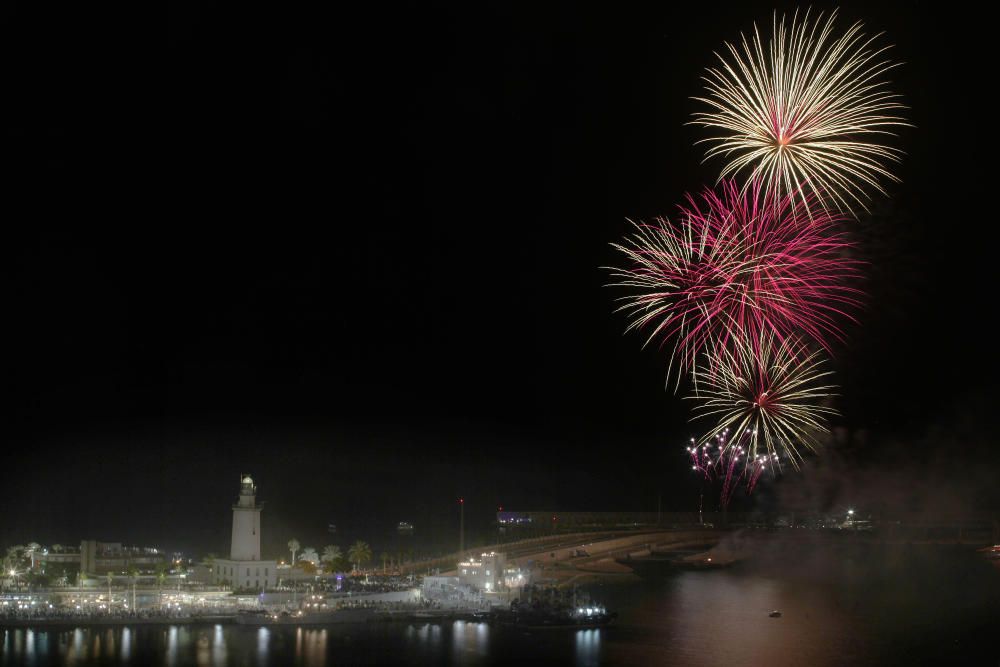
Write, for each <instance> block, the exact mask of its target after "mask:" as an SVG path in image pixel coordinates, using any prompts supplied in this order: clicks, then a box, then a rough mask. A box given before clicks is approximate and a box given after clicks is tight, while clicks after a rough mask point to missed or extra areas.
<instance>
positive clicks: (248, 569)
mask: <svg viewBox="0 0 1000 667" xmlns="http://www.w3.org/2000/svg"><path fill="white" fill-rule="evenodd" d="M247 576H248V577H249V576H250V568H249V567H248V568H247ZM247 583H248V584H249V583H250V580H249V579H247Z"/></svg>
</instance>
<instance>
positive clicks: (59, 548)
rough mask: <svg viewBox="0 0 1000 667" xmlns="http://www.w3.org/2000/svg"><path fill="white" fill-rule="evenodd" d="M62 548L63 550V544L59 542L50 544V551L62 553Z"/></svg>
mask: <svg viewBox="0 0 1000 667" xmlns="http://www.w3.org/2000/svg"><path fill="white" fill-rule="evenodd" d="M62 550H63V545H61V544H53V545H52V551H54V552H55V553H57V554H59V553H62Z"/></svg>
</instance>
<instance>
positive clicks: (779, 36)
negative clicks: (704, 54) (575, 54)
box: [692, 10, 910, 212]
mask: <svg viewBox="0 0 1000 667" xmlns="http://www.w3.org/2000/svg"><path fill="white" fill-rule="evenodd" d="M836 17H837V12H836V11H833V12H832V13H831V14H830V15H829V17H827V19H826V20H825V21H824V20H823V13H822V12H821V13H820V14H819V15H818V16H816V19H815V21H812V20H810V17H809V11H808V10H807V11H806V12H805V13H804V15H803V16H802V20H801V21H799V13H798V11H796V12H795V14H794V15H793V16H792V19H791V22H790V23H789V24H788V25H786V23H785V17H784V16H782V17H781V20H780V22H779V20H778V15H777V13H775V15H774V19H773V25H772V30H773V32H772V35H771V37H770V38H769V39H768V40H767V47H766V48H765V46H764V44H763V41H762V39H761V36H760V32H759V31H758V29H757V27H756V25H755V26H754V32H753V36H752V38H751V39H749V40H748V38H747V36H746V35H742V36H741V44H740V46H741V47H742V48H739V47H737V46H734V45H732V44H729V43H727V44H726V47H727V49H728V52H729V54H728V55H729V57H728V59H727V58H726V57H724V56H723V55H720V54H718V53H716V56H717V57H718V59H719V61H720V63H721V65H720V66H719V67H712V68H709V69H708V70H707V71H706V73H705V75H704V76H703V77H702V79H703V81H704V82H705V89H706V96H705V97H696V98H695V99H696V100H698V101H700V102H703V103H705V104H707V105H708V106H709V107H710V110H709V111H702V112H698V113H695V114H694V120H693V121H692V123H693V124H695V125H700V126H702V127H706V128H709V130H711V131H713V132H714V135H713V136H711V137H708V138H706V139H703V140H701V142H699V143H702V142H706V143H708V144H709V148H708V150H707V152H706V157H705V159H706V160H708V159H711V158H713V157H717V156H721V157H722V158H723V159H725V160H727V163H726V165H725V167H724V168H723V169H722V174H721V176H720V178H727V177H733V176H735V175H736V174H738V173H741V172H744V171H745V170H747V169H749V170H750V174H749V179H748V182H750V181H753V180H756V179H760V180H762V181H763V182H764V184H765V186H766V187H765V193H764V194H777V195H778V196H779V197H780V196H783V195H795V194H796V193H800V192H812V193H813V194H815V195H816V196H818V197H820V198H821V201H822V202H823V205H824V207H825V206H826V205H827V204H829V205H832V206H833V207H834V208H838V209H840V210H842V211H848V212H853V210H852V204H853V205H859V206H860V207H861V208H862V209H865V210H867V206H866V204H865V201H864V199H865V198H867V194H866V192H865V188H866V187H871V188H874V189H875V190H877V191H879V192H881V193H882V194H885V190H884V189H883V188H882V186H881V185H880V183H879V180H880V179H887V180H890V181H895V182H898V180H899V179H898V178H896V177H895V176H894V175H893V174H892V173H891V172H890V171H889V169H888V167H887V165H888V164H891V163H895V162H899V160H900V158H901V156H902V151H900V150H898V149H896V148H893V147H891V146H889V145H886V144H885V143H883V142H884V141H885V139H886V138H888V137H891V136H894V134H895V132H894V130H895V128H897V127H900V126H908V125H910V124H909V123H908V122H906V120H905V119H903V118H902V117H901V116H898V115H896V113H897V112H898V111H900V110H902V109H905V108H906V107H905V106H904V105H903V104H902V103H901V102H900V101H899V95H896V94H893V93H892V92H890V91H889V90H888V89H887V82H886V81H885V80H884V78H883V77H884V75H885V74H886V72H888V71H889V70H891V69H892V68H894V67H895V66H896V65H894V64H893V63H891V62H889V61H888V60H886V59H885V58H884V54H885V52H886V50H887V49H888V48H889V47H887V46H886V47H878V46H877V45H876V43H875V42H876V40H877V39H878V37H879V35H875V36H874V37H867V36H865V35H864V34H863V33H862V32H861V30H862V25H861V24H860V23H855V24H854V25H852V26H851V27H850V28H849V29H848V30H847V31H846V32H845V33H843V34H842V35H841V36H839V37H835V36H834V30H833V24H834V21H835V19H836Z"/></svg>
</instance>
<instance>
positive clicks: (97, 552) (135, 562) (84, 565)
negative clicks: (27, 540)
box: [32, 540, 166, 575]
mask: <svg viewBox="0 0 1000 667" xmlns="http://www.w3.org/2000/svg"><path fill="white" fill-rule="evenodd" d="M32 560H33V566H34V567H35V568H39V567H40V568H41V569H42V570H44V571H46V572H51V571H52V570H53V566H59V567H64V568H70V569H73V570H76V569H78V570H79V571H80V572H84V573H86V574H90V575H98V574H106V573H108V572H124V571H125V570H127V569H128V568H129V567H132V566H134V567H137V568H138V569H140V570H143V571H146V570H152V569H153V568H154V567H156V565H157V564H159V563H162V562H164V561H165V560H166V554H164V553H163V552H162V551H160V550H159V549H156V548H154V547H130V546H124V545H123V544H122V543H121V542H99V541H97V540H83V541H81V542H80V548H79V549H75V548H73V547H60V550H59V551H55V550H52V549H41V550H39V551H38V552H37V553H35V554H33V555H32Z"/></svg>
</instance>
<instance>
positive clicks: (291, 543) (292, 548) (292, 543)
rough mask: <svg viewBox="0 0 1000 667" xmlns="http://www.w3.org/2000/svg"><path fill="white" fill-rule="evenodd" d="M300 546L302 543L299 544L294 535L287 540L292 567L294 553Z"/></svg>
mask: <svg viewBox="0 0 1000 667" xmlns="http://www.w3.org/2000/svg"><path fill="white" fill-rule="evenodd" d="M301 547H302V545H301V544H299V541H298V540H297V539H295V538H294V537H293V538H292V539H290V540H288V550H289V551H291V552H292V566H293V567H294V565H295V554H296V553H297V552H298V550H299V549H300V548H301Z"/></svg>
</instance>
